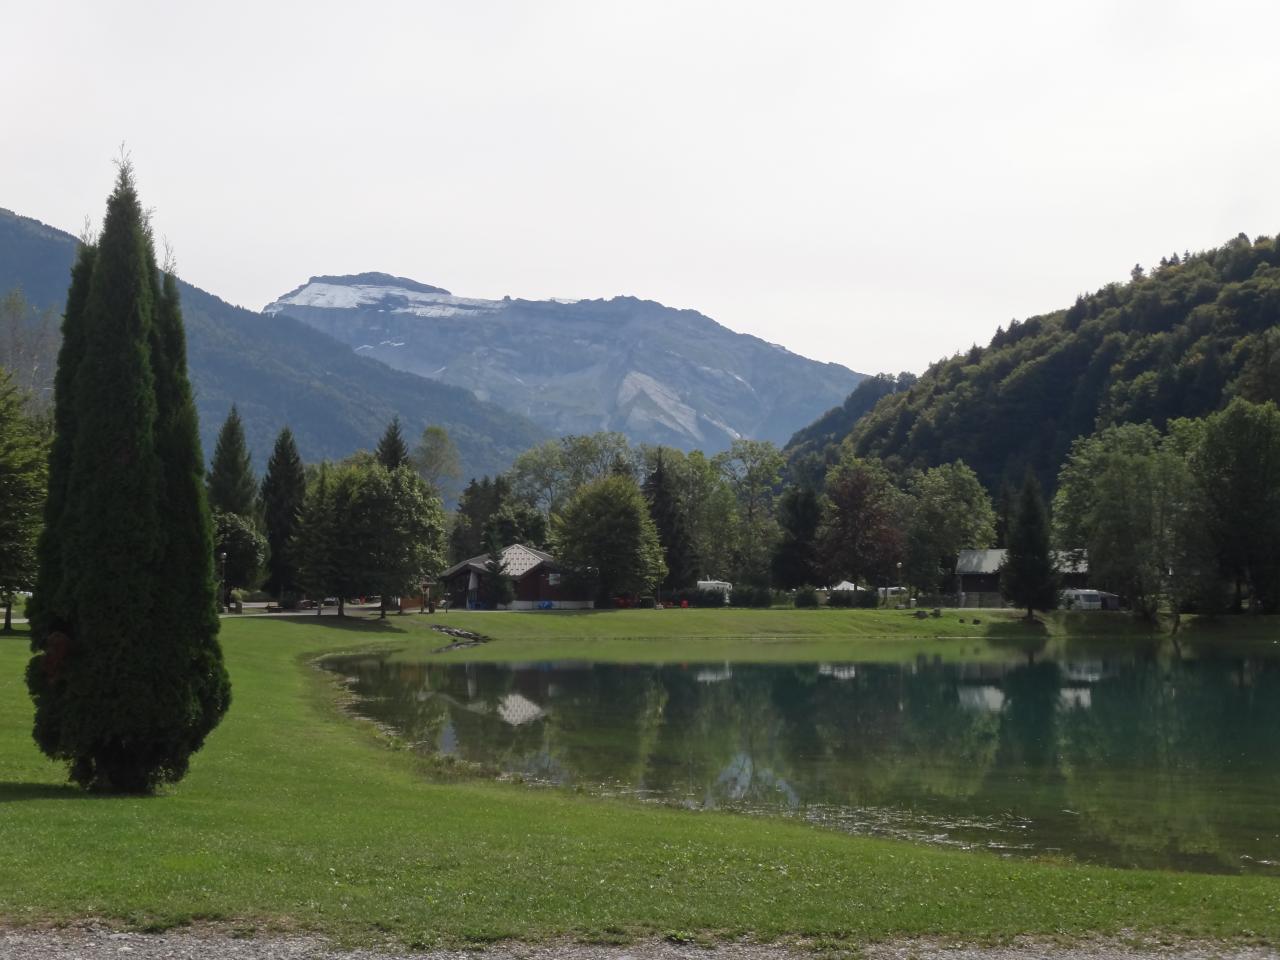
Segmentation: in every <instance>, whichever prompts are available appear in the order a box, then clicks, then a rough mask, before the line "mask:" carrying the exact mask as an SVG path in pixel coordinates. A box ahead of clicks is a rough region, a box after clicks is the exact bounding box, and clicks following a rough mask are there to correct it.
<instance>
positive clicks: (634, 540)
mask: <svg viewBox="0 0 1280 960" xmlns="http://www.w3.org/2000/svg"><path fill="white" fill-rule="evenodd" d="M552 530H553V542H554V547H555V552H556V557H557V559H558V560H559V561H560V562H561V563H562V564H563V565H564V566H565V567H566V568H568V569H569V570H570V571H572V573H573V574H574V575H575V576H576V577H577V578H578V579H579V580H580V581H582V582H584V583H587V584H591V585H593V586H594V587H595V591H596V596H597V598H598V599H600V600H602V601H608V600H609V599H611V598H613V597H616V596H624V595H630V594H636V593H644V592H647V591H649V590H652V589H653V588H654V586H655V585H656V584H657V583H658V582H659V581H660V580H661V579H662V578H663V577H664V576H665V575H666V572H667V570H666V564H665V563H664V562H663V559H662V545H661V544H660V543H659V542H658V531H657V528H656V527H654V525H653V520H652V519H651V518H650V516H649V510H648V507H647V505H646V504H645V501H644V496H643V495H642V494H641V492H640V488H639V487H638V486H636V483H635V481H634V480H632V479H631V478H630V477H620V476H610V477H605V478H604V479H603V480H597V481H596V482H594V483H590V484H587V485H586V486H584V487H583V488H582V489H581V490H579V491H578V493H577V494H575V495H574V497H573V498H572V499H571V500H570V501H569V503H568V504H567V505H566V506H565V509H564V512H563V513H562V514H559V515H557V516H556V517H554V518H553V527H552Z"/></svg>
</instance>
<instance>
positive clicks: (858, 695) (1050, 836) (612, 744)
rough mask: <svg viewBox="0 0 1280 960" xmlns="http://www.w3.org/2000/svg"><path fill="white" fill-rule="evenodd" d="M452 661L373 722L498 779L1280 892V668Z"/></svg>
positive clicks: (434, 666)
mask: <svg viewBox="0 0 1280 960" xmlns="http://www.w3.org/2000/svg"><path fill="white" fill-rule="evenodd" d="M1091 655H1092V656H1099V659H1087V660H1086V659H1081V660H1076V661H1067V660H1062V661H1054V660H1051V659H1042V658H1041V657H1038V656H1019V657H1017V659H1015V661H1014V662H1008V663H989V662H987V663H981V662H974V663H971V664H964V663H960V664H956V663H946V664H944V663H941V662H937V661H927V660H924V659H921V660H919V661H917V662H916V663H914V664H876V663H830V664H795V665H785V666H779V665H757V664H732V663H716V664H694V663H690V664H681V665H666V666H653V665H648V666H619V665H610V664H593V665H583V664H573V663H545V664H518V665H509V666H508V665H494V664H454V665H447V664H439V663H408V662H403V661H400V660H388V659H386V658H383V657H371V656H357V657H339V658H332V659H329V660H327V661H326V662H325V666H326V667H327V668H328V669H330V670H333V671H335V672H337V673H338V674H340V675H342V676H343V677H346V678H348V683H349V684H350V687H351V689H352V691H353V692H354V693H355V694H356V696H357V697H358V701H357V703H356V706H355V709H356V710H357V712H359V713H360V714H362V715H364V716H367V717H369V718H371V719H373V720H376V721H378V722H379V723H382V724H385V725H386V726H388V727H390V728H393V729H395V730H396V731H397V732H398V733H399V734H400V735H402V736H403V737H404V738H405V739H407V740H409V741H411V742H412V743H413V744H415V746H416V747H417V749H419V750H421V751H423V752H425V753H430V754H440V755H446V756H452V757H456V758H458V759H460V760H465V761H469V762H473V763H477V764H480V765H482V767H483V768H484V769H486V770H489V771H491V772H492V773H493V774H494V775H495V776H501V777H505V778H516V777H519V778H521V779H523V780H524V781H525V782H528V783H534V784H544V785H555V786H559V787H562V788H563V787H567V788H574V789H583V790H586V791H588V792H590V793H594V794H603V795H615V796H627V797H634V798H639V799H643V800H650V801H655V802H662V803H668V804H675V805H680V806H683V807H687V808H690V809H695V810H704V809H705V810H710V809H724V810H736V811H743V812H748V813H758V814H770V815H782V816H789V817H794V818H800V819H803V820H806V821H810V822H812V823H815V824H821V825H823V826H827V827H831V828H835V829H839V830H845V831H848V832H850V833H858V834H867V835H874V836H884V837H899V838H907V839H912V840H917V841H921V842H927V843H935V844H943V845H949V846H955V847H962V848H986V849H989V850H993V851H998V852H1001V853H1004V854H1007V855H1011V856H1038V857H1057V858H1062V859H1070V860H1079V861H1085V862H1091V863H1102V864H1112V865H1116V866H1126V867H1154V868H1163V869H1175V870H1194V871H1207V872H1215V873H1241V872H1249V873H1264V874H1272V875H1276V876H1278V877H1280V661H1277V660H1269V659H1194V660H1175V659H1168V658H1157V657H1155V656H1153V655H1147V656H1134V655H1132V654H1116V655H1115V656H1114V657H1104V656H1102V655H1100V654H1097V653H1091Z"/></svg>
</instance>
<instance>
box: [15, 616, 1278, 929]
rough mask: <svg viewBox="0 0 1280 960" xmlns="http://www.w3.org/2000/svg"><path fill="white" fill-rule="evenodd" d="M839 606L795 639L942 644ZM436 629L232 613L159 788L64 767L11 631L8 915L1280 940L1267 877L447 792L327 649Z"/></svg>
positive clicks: (580, 642)
mask: <svg viewBox="0 0 1280 960" xmlns="http://www.w3.org/2000/svg"><path fill="white" fill-rule="evenodd" d="M690 613H692V614H694V616H693V617H691V618H690V619H687V620H684V621H682V623H683V624H684V628H685V629H689V628H692V627H697V628H698V632H701V633H702V634H704V635H705V636H707V639H706V640H705V641H704V640H698V641H690V645H691V646H694V645H696V646H697V647H698V651H699V654H700V653H701V651H702V649H703V648H701V644H702V643H704V642H707V643H713V644H723V645H724V646H723V647H722V649H724V650H729V649H733V648H734V646H733V645H735V644H741V643H743V642H750V643H752V644H757V643H758V644H770V643H773V642H778V641H780V639H781V638H783V637H796V636H798V635H799V634H798V631H799V629H800V628H799V627H798V626H797V623H798V621H796V620H793V619H792V618H795V617H804V618H805V619H810V618H812V617H813V615H812V614H808V613H790V612H787V611H781V612H780V613H781V614H782V615H781V616H778V617H776V618H775V617H773V614H772V613H770V612H744V613H741V614H731V616H732V617H733V618H734V620H733V623H732V625H730V624H729V623H728V622H727V621H725V622H722V623H715V622H714V621H713V615H714V614H719V613H721V611H708V612H706V613H707V616H705V617H704V616H703V615H702V612H700V611H692V612H691V611H681V612H679V613H673V614H672V615H673V616H681V617H683V616H685V615H687V614H690ZM645 615H648V616H649V617H650V623H652V622H655V621H657V620H658V618H663V617H665V615H666V612H665V611H664V612H663V613H661V614H656V615H655V614H654V613H652V612H650V611H637V612H635V614H634V615H632V614H596V615H593V616H580V617H579V618H577V619H568V618H563V619H562V618H559V617H546V616H545V615H519V614H499V615H492V616H489V617H485V616H479V615H476V616H472V615H468V616H466V617H463V616H457V617H455V616H454V615H452V614H451V615H450V616H449V622H450V623H452V624H454V625H463V626H467V627H470V628H472V629H478V630H479V631H480V632H484V633H487V634H490V635H492V636H495V637H497V638H498V640H496V641H495V642H494V643H491V644H486V645H484V646H482V647H478V648H473V649H472V650H470V651H460V652H461V653H475V652H476V651H479V652H482V653H486V654H487V653H489V652H490V648H494V649H501V648H502V647H507V648H509V651H511V650H515V649H519V650H522V651H523V650H526V649H529V650H532V649H537V645H538V644H544V645H546V646H544V647H542V649H552V647H551V646H550V645H553V644H558V645H560V646H557V647H555V649H566V650H567V649H569V648H570V646H571V645H572V646H573V647H574V648H576V647H582V646H586V647H587V648H588V650H589V651H590V650H591V647H590V643H591V641H589V640H588V638H589V637H591V636H593V635H594V636H597V637H603V639H600V640H598V641H597V642H598V643H599V644H601V647H600V649H601V650H604V651H606V652H623V651H622V648H619V647H617V646H615V645H616V644H633V643H642V642H650V643H651V642H655V641H656V642H658V643H660V644H663V645H664V649H666V646H665V645H668V644H670V645H673V646H672V647H671V649H672V650H674V649H675V648H674V645H675V644H677V643H678V642H679V638H678V636H677V635H676V628H671V631H670V632H669V633H665V631H667V629H668V628H667V626H666V621H665V620H663V621H661V623H660V628H659V629H661V630H662V631H664V634H663V635H662V636H658V637H654V636H652V635H651V634H650V635H648V636H644V637H643V638H642V639H636V640H630V639H625V637H626V636H628V635H631V634H633V633H636V631H640V633H645V632H646V631H652V630H653V629H654V628H653V627H650V626H647V625H646V626H645V627H644V628H643V629H641V628H639V627H637V624H640V623H642V619H641V618H643V617H644V616H645ZM823 616H826V614H818V615H817V617H816V618H813V619H810V622H809V623H807V624H805V625H804V626H805V627H806V628H808V629H810V630H812V631H814V633H811V634H808V635H806V639H803V640H801V641H798V642H801V643H806V644H809V643H812V644H817V645H825V644H828V643H830V644H840V643H843V644H844V649H845V651H846V653H847V654H848V655H849V656H850V657H853V658H857V652H856V649H855V648H857V647H859V645H860V643H861V640H865V641H866V643H867V644H873V643H874V644H879V643H888V644H893V643H905V644H908V645H911V644H918V643H933V642H938V643H942V642H943V641H934V640H933V639H932V638H931V637H920V636H913V635H912V634H910V633H909V632H905V631H904V633H903V634H902V635H901V636H897V635H895V636H893V637H889V638H885V637H882V636H877V634H881V633H888V632H889V631H890V630H891V629H892V626H893V620H894V618H893V617H892V616H890V615H887V614H886V615H883V616H884V618H885V619H883V620H882V621H876V620H868V621H867V622H866V623H865V624H864V626H865V629H864V630H863V632H862V634H861V635H860V636H861V640H859V641H858V642H854V641H851V640H847V639H846V640H843V641H841V640H840V639H839V636H848V635H849V634H848V633H847V632H846V633H845V634H841V632H840V631H841V630H845V631H848V630H849V629H850V628H849V627H848V626H847V623H852V622H854V621H852V620H851V621H847V622H846V625H845V626H843V627H841V626H840V622H844V621H837V620H833V621H832V622H831V624H827V623H823V622H821V618H822V617H823ZM837 616H839V615H837ZM850 616H852V615H850ZM615 617H616V618H617V619H612V618H615ZM428 619H429V618H427V617H420V618H409V617H403V618H395V619H393V620H392V621H390V622H389V623H386V624H379V623H376V622H367V621H365V622H361V621H350V622H346V623H341V622H339V621H337V620H336V619H323V618H322V619H318V620H315V619H311V618H299V619H293V620H283V619H282V620H271V619H253V620H240V621H235V622H228V623H226V625H225V628H224V634H223V636H224V643H225V648H226V653H227V660H228V664H229V667H230V670H231V675H232V681H233V684H234V703H233V706H232V709H231V712H230V713H229V714H228V716H227V718H226V720H225V721H224V722H223V724H222V726H221V727H220V728H219V729H218V730H216V731H215V732H214V734H213V735H212V736H211V737H210V740H209V743H208V745H207V746H206V747H205V749H204V751H203V752H202V753H200V754H199V755H198V756H197V757H196V758H195V760H194V762H193V765H192V771H191V774H190V776H189V777H188V778H187V779H186V780H185V781H183V782H182V783H181V784H179V785H177V786H176V787H172V788H170V789H167V790H166V791H165V792H164V793H163V794H162V795H161V796H158V797H154V798H146V799H143V798H111V797H91V796H86V795H84V794H82V793H80V792H79V791H77V790H75V789H73V788H71V787H69V786H66V785H65V773H64V770H63V768H62V767H61V766H60V765H57V764H53V763H50V762H49V761H47V760H46V759H44V758H43V757H42V756H41V755H40V754H39V753H38V752H37V750H36V749H35V747H34V746H33V745H32V743H31V740H30V725H31V707H30V703H29V701H28V699H27V696H26V691H25V688H24V684H23V680H22V668H23V666H24V664H25V661H26V657H27V650H26V644H25V637H22V636H21V635H19V636H18V637H16V638H3V639H0V864H3V869H0V922H7V923H11V924H13V923H17V924H29V923H46V922H58V921H63V920H71V919H75V918H80V917H86V916H93V917H100V918H105V919H107V920H108V921H110V922H112V923H116V924H121V925H130V926H135V927H140V928H149V929H153V928H160V927H166V926H172V925H176V924H183V923H188V922H193V921H199V920H212V921H217V922H221V923H225V924H227V925H228V927H234V928H236V929H239V930H242V931H243V930H245V929H258V930H270V929H302V930H310V931H315V932H319V933H322V934H327V935H330V936H333V937H335V938H337V939H339V940H340V941H345V942H352V943H355V942H366V943H367V942H376V941H381V940H392V941H395V942H399V943H404V944H408V945H428V944H437V943H446V944H448V943H453V944H457V943H480V942H487V941H492V940H495V939H502V938H523V939H532V940H537V939H543V938H549V937H557V936H566V935H567V936H576V937H582V938H586V939H590V938H592V937H598V936H599V935H600V933H601V931H607V932H608V933H609V936H610V937H614V938H620V939H625V938H626V937H635V936H650V935H656V936H661V935H672V936H679V937H694V938H702V939H706V938H712V939H714V938H724V937H739V936H752V937H756V938H762V939H770V938H777V937H784V938H785V937H812V938H825V940H828V941H838V942H864V941H868V940H876V939H883V938H890V937H902V936H931V937H945V938H948V939H964V940H986V939H990V938H1004V937H1008V936H1013V935H1017V934H1032V935H1039V936H1055V935H1065V936H1085V935H1090V934H1100V935H1114V934H1117V933H1119V932H1121V931H1134V932H1139V933H1147V932H1158V933H1161V934H1171V935H1194V936H1216V937H1226V936H1232V937H1235V936H1243V937H1251V938H1260V939H1262V940H1264V941H1267V942H1274V941H1275V940H1276V938H1277V937H1278V936H1280V888H1278V887H1277V885H1276V881H1275V880H1273V879H1268V878H1259V877H1221V876H1202V875H1190V874H1166V873H1156V872H1144V871H1118V870H1108V869H1098V868H1088V867H1077V866H1062V865H1047V864H1038V863H1028V862H1023V861H1012V860H1005V859H1001V858H998V857H996V856H992V855H988V854H974V853H958V852H953V851H945V850H936V849H931V848H926V847H920V846H915V845H911V844H905V843H896V842H891V841H879V840H871V839H864V838H857V837H849V836H845V835H841V834H836V833H831V832H826V831H822V830H815V829H812V828H809V827H806V826H804V825H801V824H794V823H787V822H782V821H773V820H767V819H765V820H762V819H758V818H747V817H738V816H732V815H727V814H716V813H696V814H695V813H691V812H685V811H673V810H667V809H659V808H652V807H647V806H642V805H640V804H635V803H623V802H620V801H607V800H596V799H590V798H585V797H578V796H573V795H569V794H566V793H561V792H557V791H544V790H538V791H533V790H525V789H521V788H519V787H518V786H513V785H507V784H491V783H474V782H465V781H464V782H462V783H456V784H441V783H433V782H430V781H428V780H427V779H425V778H424V777H423V776H422V775H421V770H422V765H421V761H419V760H418V759H417V758H416V757H415V756H414V755H413V754H412V753H411V752H409V751H405V750H394V749H388V748H387V746H388V744H387V741H386V739H385V738H383V737H382V736H381V735H380V734H378V733H377V731H375V730H374V729H373V728H372V727H371V726H369V725H366V724H360V723H357V722H354V721H352V720H350V719H348V718H346V717H344V716H342V715H341V714H340V713H339V712H338V711H336V710H335V709H334V700H335V698H336V697H337V696H338V691H337V689H336V688H335V687H334V685H333V684H332V683H331V682H330V680H329V679H328V678H327V677H326V676H325V675H322V674H321V673H320V672H319V671H316V670H314V669H311V668H310V667H309V666H308V665H307V660H308V659H309V658H311V657H313V656H315V655H317V654H321V653H325V652H339V651H348V650H358V649H362V648H365V647H369V646H374V645H378V646H386V645H387V644H388V643H401V642H404V643H424V642H427V641H428V639H429V638H427V637H423V635H422V631H421V625H422V623H423V621H426V620H428ZM901 619H905V618H901ZM877 624H882V625H877ZM588 625H589V626H588ZM912 626H915V624H914V623H913V624H912ZM829 627H830V628H831V629H830V630H829V632H823V631H828V628H829ZM859 629H861V628H859ZM717 630H723V631H724V632H723V633H722V634H720V635H718V636H717V635H716V633H715V631H717ZM570 631H575V632H573V633H572V634H571V635H570ZM735 635H736V636H735ZM433 636H434V634H433ZM744 636H745V637H749V638H750V640H749V641H743V640H741V639H740V638H741V637H744ZM934 636H936V634H935V635H934ZM521 637H524V638H525V639H521ZM530 637H533V638H534V639H529V638H530ZM1032 639H1035V638H1034V637H1033V638H1032ZM526 645H528V646H526ZM832 649H835V647H833V648H832ZM589 655H591V654H590V652H588V653H583V652H581V651H579V652H578V653H577V654H576V656H577V658H579V659H582V658H585V657H586V656H589ZM451 656H452V654H451ZM685 656H686V658H690V659H692V658H693V657H692V655H691V654H689V653H688V652H687V651H686V654H685ZM507 657H508V658H518V659H524V658H525V657H524V656H523V654H520V655H515V654H513V653H511V652H508V654H507Z"/></svg>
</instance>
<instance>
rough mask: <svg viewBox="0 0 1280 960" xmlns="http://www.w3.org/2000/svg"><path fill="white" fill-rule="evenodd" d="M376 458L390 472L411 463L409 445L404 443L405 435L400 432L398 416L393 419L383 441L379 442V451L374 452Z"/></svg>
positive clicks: (383, 436) (388, 425)
mask: <svg viewBox="0 0 1280 960" xmlns="http://www.w3.org/2000/svg"><path fill="white" fill-rule="evenodd" d="M374 456H375V457H377V458H378V462H379V463H380V464H382V465H383V466H384V467H386V468H387V469H388V470H398V469H400V468H401V467H403V466H406V465H407V464H409V463H410V460H409V445H408V444H407V443H405V442H404V435H403V434H402V433H401V432H400V418H399V417H398V416H396V417H392V418H391V422H390V423H388V424H387V429H386V430H385V431H384V432H383V434H382V439H381V440H379V441H378V449H377V450H375V451H374Z"/></svg>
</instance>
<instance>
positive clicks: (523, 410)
mask: <svg viewBox="0 0 1280 960" xmlns="http://www.w3.org/2000/svg"><path fill="white" fill-rule="evenodd" d="M264 313H267V314H269V315H271V316H275V317H280V316H292V317H294V318H296V319H298V320H301V321H303V322H304V323H308V324H310V325H312V326H314V327H316V328H317V329H319V330H321V331H322V332H324V333H326V334H328V335H329V336H332V337H334V338H335V339H339V340H341V341H343V342H345V343H347V344H348V345H349V346H350V347H351V348H352V349H353V350H355V351H356V352H359V353H362V354H365V355H368V356H373V357H376V358H377V359H379V360H383V361H384V362H386V363H388V364H389V365H391V366H395V367H397V368H399V369H403V370H408V371H411V372H413V373H417V374H420V375H422V376H426V377H431V378H433V379H438V380H440V381H442V382H445V383H453V384H455V385H467V386H469V387H470V388H471V389H473V390H474V391H475V392H476V394H477V396H479V397H481V398H484V399H489V400H493V401H494V402H497V403H499V404H501V405H502V406H503V407H504V408H506V409H510V410H514V411H516V412H518V413H520V414H521V415H523V416H526V417H528V418H529V419H531V420H533V421H534V422H535V423H538V424H539V425H541V426H542V427H543V428H544V429H546V430H548V431H549V432H551V433H554V434H566V433H589V432H593V431H595V430H619V431H621V432H623V433H625V434H627V435H628V436H629V437H630V438H631V439H632V440H634V441H638V442H648V443H665V444H670V445H672V446H677V447H681V448H682V449H686V450H687V449H692V448H695V447H698V448H701V449H705V450H708V452H715V451H716V450H720V449H724V448H726V447H728V446H729V444H730V443H731V442H732V441H733V440H734V439H737V438H739V437H750V438H752V439H767V440H773V441H775V442H777V443H779V444H781V443H783V442H785V441H786V439H787V438H788V437H789V436H790V435H791V434H792V433H793V432H794V431H795V430H796V429H798V428H799V427H801V426H803V425H804V424H805V423H807V422H808V421H809V420H811V419H812V418H813V417H814V416H816V415H818V414H819V413H821V412H822V411H823V410H826V409H827V408H829V407H830V406H832V405H833V404H835V403H838V402H839V401H840V400H841V399H843V397H844V396H845V395H846V394H847V393H848V392H849V391H850V390H851V389H853V388H854V387H855V386H856V385H857V384H858V383H859V382H860V381H861V380H862V374H858V373H855V372H854V371H852V370H848V369H847V368H845V367H843V366H842V365H840V364H836V363H830V362H823V361H817V360H811V359H809V358H807V357H802V356H800V355H799V354H796V353H793V352H791V351H790V350H788V349H787V348H786V347H783V346H780V345H778V344H774V343H770V342H768V341H766V340H763V339H761V338H759V337H756V336H753V335H751V334H743V333H737V332H736V331H733V330H730V329H729V328H727V327H725V326H724V325H723V324H720V323H719V322H717V321H716V320H713V319H712V318H710V317H708V316H706V315H705V314H702V313H700V312H699V311H697V310H692V309H688V308H683V309H682V308H674V307H668V306H666V305H664V304H661V303H659V302H657V301H654V300H646V299H643V298H640V297H636V296H630V295H622V296H615V297H611V298H608V299H603V298H597V299H585V300H563V299H553V300H527V299H523V298H518V297H504V298H503V299H501V300H494V299H487V298H479V297H463V296H457V295H454V294H452V293H449V292H448V291H446V290H445V289H444V288H443V287H433V286H431V285H430V284H424V283H421V282H419V281H414V280H408V279H407V278H400V277H392V276H391V275H389V274H380V273H374V272H366V273H361V274H347V275H337V276H335V275H325V276H319V277H313V278H311V280H310V281H308V283H305V284H302V285H301V286H299V287H296V288H294V289H293V290H292V291H290V292H289V293H287V294H284V295H282V296H281V297H280V298H278V299H277V300H275V301H273V302H272V303H270V304H268V305H267V306H266V307H264Z"/></svg>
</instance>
